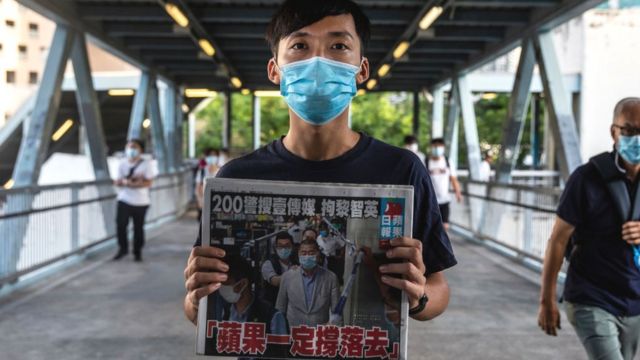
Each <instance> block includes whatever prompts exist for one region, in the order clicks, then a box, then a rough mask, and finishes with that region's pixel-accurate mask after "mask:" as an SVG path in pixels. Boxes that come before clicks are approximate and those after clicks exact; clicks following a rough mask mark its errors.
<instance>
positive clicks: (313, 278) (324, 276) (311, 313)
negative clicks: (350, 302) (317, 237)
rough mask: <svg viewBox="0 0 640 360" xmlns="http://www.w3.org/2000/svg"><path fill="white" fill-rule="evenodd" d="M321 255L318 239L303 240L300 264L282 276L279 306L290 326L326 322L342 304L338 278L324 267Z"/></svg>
mask: <svg viewBox="0 0 640 360" xmlns="http://www.w3.org/2000/svg"><path fill="white" fill-rule="evenodd" d="M319 255H320V248H319V247H318V243H317V242H315V241H313V240H308V239H307V240H303V241H302V242H301V243H300V249H298V261H299V262H300V266H299V267H298V268H295V269H291V270H289V271H287V272H286V273H284V274H283V275H282V279H281V280H280V290H279V291H278V298H277V300H276V309H277V310H278V311H279V312H281V313H282V314H284V315H285V316H286V318H287V321H288V323H289V327H292V326H299V325H308V326H316V325H319V324H326V323H327V322H328V321H329V315H330V312H331V309H333V308H335V306H336V305H337V304H338V298H339V297H340V288H339V285H338V278H337V277H336V275H335V274H334V273H332V272H331V271H329V270H326V269H325V268H323V267H322V266H320V264H319V261H320V256H319Z"/></svg>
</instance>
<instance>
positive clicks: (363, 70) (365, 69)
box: [356, 57, 369, 85]
mask: <svg viewBox="0 0 640 360" xmlns="http://www.w3.org/2000/svg"><path fill="white" fill-rule="evenodd" d="M367 80H369V59H367V58H366V57H363V58H362V65H361V66H360V71H359V72H358V74H357V75H356V83H357V84H358V85H360V84H362V83H363V82H365V81H367Z"/></svg>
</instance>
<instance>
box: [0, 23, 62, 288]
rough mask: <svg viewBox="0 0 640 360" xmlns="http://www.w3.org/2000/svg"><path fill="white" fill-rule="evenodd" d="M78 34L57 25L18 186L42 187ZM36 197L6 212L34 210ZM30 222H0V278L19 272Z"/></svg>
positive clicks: (10, 200) (12, 201) (23, 196)
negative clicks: (67, 70)
mask: <svg viewBox="0 0 640 360" xmlns="http://www.w3.org/2000/svg"><path fill="white" fill-rule="evenodd" d="M74 35H75V33H74V32H73V31H72V30H71V29H69V28H68V27H66V26H65V25H61V24H58V25H57V26H56V30H55V32H54V34H53V39H52V40H51V46H50V48H49V55H48V56H47V62H46V64H45V67H44V73H43V76H42V81H41V83H40V86H39V87H38V92H37V94H36V101H35V104H34V107H33V110H32V112H31V117H30V120H29V122H28V124H25V126H24V127H23V129H24V130H23V136H22V141H21V143H20V150H19V151H18V156H17V158H16V163H15V167H14V169H13V180H14V185H15V187H25V186H37V184H38V178H39V177H40V170H41V168H42V164H43V163H44V161H45V159H46V157H47V153H48V151H49V143H50V141H51V134H52V132H53V127H54V124H55V120H56V116H57V114H58V108H59V106H60V98H61V97H62V89H61V86H62V80H63V77H64V70H65V68H66V65H67V60H68V59H69V56H70V54H71V48H72V46H73V38H74ZM33 198H34V193H32V192H19V193H16V194H11V195H9V196H7V200H6V201H7V204H6V208H5V211H6V213H7V214H11V213H20V212H29V211H31V209H32V206H33ZM28 223H29V220H28V217H25V216H18V217H14V218H9V219H6V220H4V221H1V222H0V234H2V235H0V237H2V240H3V241H2V242H0V277H5V276H8V275H9V274H13V273H15V271H16V270H17V266H18V263H19V260H20V251H21V250H22V246H23V243H24V237H25V234H26V231H27V226H28Z"/></svg>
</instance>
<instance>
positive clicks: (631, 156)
mask: <svg viewBox="0 0 640 360" xmlns="http://www.w3.org/2000/svg"><path fill="white" fill-rule="evenodd" d="M616 150H618V154H620V156H622V158H623V159H624V161H626V162H628V163H630V164H633V165H637V164H640V135H636V136H624V135H620V137H619V138H618V145H617V146H616Z"/></svg>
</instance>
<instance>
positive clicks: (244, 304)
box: [235, 291, 253, 314]
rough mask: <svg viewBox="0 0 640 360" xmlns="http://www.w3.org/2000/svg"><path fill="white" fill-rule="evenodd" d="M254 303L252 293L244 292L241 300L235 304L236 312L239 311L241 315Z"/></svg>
mask: <svg viewBox="0 0 640 360" xmlns="http://www.w3.org/2000/svg"><path fill="white" fill-rule="evenodd" d="M252 301H253V295H251V292H250V291H243V294H242V296H240V299H239V300H238V302H237V303H236V304H235V305H236V310H238V312H239V313H241V314H243V313H244V312H245V311H246V310H247V308H248V307H249V305H251V302H252Z"/></svg>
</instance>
